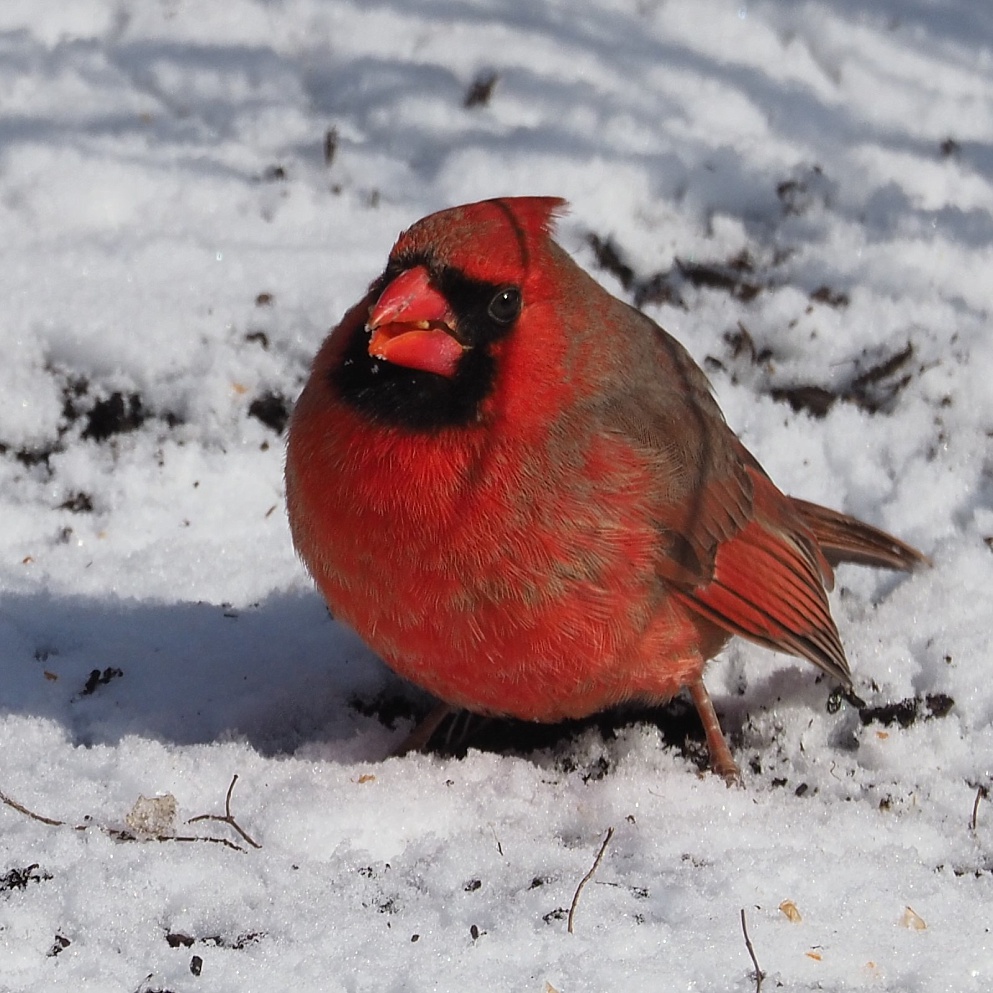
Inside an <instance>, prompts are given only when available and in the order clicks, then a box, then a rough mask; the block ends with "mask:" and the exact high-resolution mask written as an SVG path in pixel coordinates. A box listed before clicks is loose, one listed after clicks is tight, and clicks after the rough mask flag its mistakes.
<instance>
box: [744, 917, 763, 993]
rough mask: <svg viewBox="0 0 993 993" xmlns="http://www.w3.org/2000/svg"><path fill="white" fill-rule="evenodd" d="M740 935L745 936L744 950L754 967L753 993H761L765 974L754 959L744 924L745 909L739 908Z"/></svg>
mask: <svg viewBox="0 0 993 993" xmlns="http://www.w3.org/2000/svg"><path fill="white" fill-rule="evenodd" d="M741 933H742V934H743V935H744V936H745V948H747V949H748V954H749V956H750V957H751V959H752V965H754V966H755V993H762V980H763V979H765V973H764V972H763V971H762V970H761V969H760V968H759V960H758V959H757V958H756V957H755V949H754V948H753V947H752V939H751V938H749V937H748V925H747V924H746V923H745V908H744V907H742V908H741Z"/></svg>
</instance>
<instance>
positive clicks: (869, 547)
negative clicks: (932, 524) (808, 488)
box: [790, 497, 931, 572]
mask: <svg viewBox="0 0 993 993" xmlns="http://www.w3.org/2000/svg"><path fill="white" fill-rule="evenodd" d="M790 499H791V500H792V503H793V507H794V509H795V510H796V511H797V512H798V513H799V514H800V516H801V517H802V518H803V520H804V522H805V523H806V525H807V527H809V528H810V530H811V531H812V532H813V534H814V537H815V538H816V539H817V543H818V544H819V545H820V546H821V550H822V551H823V552H824V556H825V558H826V559H827V560H828V561H829V562H830V563H831V564H832V565H837V564H838V563H839V562H854V563H857V564H858V565H871V566H878V567H879V568H882V569H900V570H902V571H904V572H909V571H910V570H912V569H917V568H920V567H921V566H925V565H930V564H931V560H930V559H929V558H928V557H927V556H926V555H924V554H923V553H921V552H919V551H918V550H917V549H916V548H914V547H913V546H911V545H908V544H907V543H906V542H904V541H900V539H899V538H894V537H893V535H891V534H887V533H886V532H885V531H880V529H879V528H874V527H873V526H872V525H871V524H866V523H865V522H864V521H860V520H858V519H857V518H855V517H849V516H848V515H847V514H840V513H838V511H836V510H829V509H828V508H827V507H821V506H820V505H819V504H816V503H808V502H807V501H806V500H798V499H797V498H796V497H791V498H790Z"/></svg>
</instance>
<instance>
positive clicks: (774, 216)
mask: <svg viewBox="0 0 993 993" xmlns="http://www.w3.org/2000/svg"><path fill="white" fill-rule="evenodd" d="M866 9H868V10H869V11H870V12H869V13H866V12H865V11H866ZM489 82H492V85H491V86H489V87H488V86H487V84H488V83H489ZM470 94H472V95H473V97H474V99H473V100H469V101H468V102H469V103H471V104H473V105H472V106H465V104H466V102H467V98H468V97H469V95H470ZM502 193H552V194H559V195H563V196H566V197H568V198H569V199H570V200H571V201H572V204H573V209H572V213H571V214H570V215H569V216H568V217H567V218H566V219H565V220H564V221H563V223H562V225H561V227H560V234H561V240H562V242H563V244H564V245H565V246H566V247H567V248H568V249H569V250H570V251H572V252H573V253H574V254H575V255H576V257H577V258H578V259H579V261H580V262H581V264H583V265H584V266H586V267H587V268H589V269H591V271H594V272H596V274H597V275H598V277H599V278H601V279H602V281H603V282H604V284H605V285H606V286H607V287H608V288H610V289H611V290H612V291H613V292H616V293H619V294H621V295H622V296H625V297H626V298H628V299H633V300H637V301H639V302H640V303H641V305H642V306H643V307H644V308H645V309H646V311H647V312H649V313H650V314H651V315H652V316H653V317H655V318H656V319H658V320H659V321H660V322H662V323H663V324H665V325H666V326H667V327H668V328H669V330H671V331H672V332H673V333H675V334H676V335H677V336H678V337H680V338H681V340H683V341H684V342H685V343H686V344H687V345H688V347H689V348H690V350H691V351H692V352H693V354H694V355H695V356H696V357H697V359H698V360H699V361H701V362H702V363H705V365H706V368H707V369H708V371H709V372H710V374H711V377H712V379H713V383H714V387H715V391H716V393H717V395H718V398H719V400H720V402H721V404H722V406H723V407H724V410H725V412H726V414H727V416H728V419H729V421H730V422H731V424H732V425H733V426H734V427H735V428H736V430H738V431H739V432H740V433H741V435H742V437H743V438H744V440H745V442H746V443H747V444H748V445H749V447H751V448H752V450H753V451H754V452H755V453H756V454H757V455H758V457H759V458H760V459H761V460H762V462H763V463H764V464H765V466H766V467H767V469H768V470H769V471H770V473H771V474H772V475H773V477H774V478H775V479H776V480H777V482H779V484H780V485H781V486H782V487H783V488H784V489H786V490H788V491H790V492H792V493H795V494H797V495H802V496H805V497H808V498H811V499H815V500H819V501H822V502H827V503H831V504H832V505H834V506H837V507H839V508H841V509H844V510H846V511H849V512H852V513H856V514H858V515H860V516H863V517H865V518H867V519H869V520H871V521H873V522H874V523H877V524H880V525H882V526H884V527H886V528H889V529H891V530H893V531H895V532H896V533H898V534H900V535H901V536H903V537H905V538H907V539H908V540H910V541H912V542H914V543H915V544H917V545H919V546H920V547H921V548H923V549H924V550H925V551H926V552H928V554H930V555H932V556H933V559H934V568H933V569H932V570H930V571H929V572H926V573H922V574H918V575H915V576H913V577H909V578H905V577H897V578H894V577H893V576H890V575H884V574H876V573H871V572H868V571H864V570H858V569H847V570H845V571H843V572H842V573H841V575H840V577H839V588H838V592H837V594H836V595H835V597H834V600H833V602H834V608H835V612H836V615H837V618H838V622H839V626H840V628H841V632H842V636H843V638H844V640H845V642H846V645H847V647H848V651H849V656H850V658H851V660H852V663H853V668H854V669H855V671H856V680H857V689H858V692H859V693H860V695H861V696H862V697H863V698H865V700H866V701H867V702H868V704H869V705H870V708H876V709H875V710H873V709H870V710H867V711H866V712H865V713H864V715H863V716H864V718H865V721H867V723H864V722H863V720H862V719H860V716H859V714H858V713H857V712H855V711H854V710H853V709H852V708H851V707H850V706H848V705H844V706H842V707H841V709H840V710H837V711H836V712H833V713H832V712H829V707H828V694H829V691H830V687H829V686H828V685H827V684H826V683H822V682H818V681H817V679H816V677H815V673H814V671H813V670H812V669H811V668H810V667H809V666H804V665H803V664H802V663H797V662H793V661H792V660H789V659H785V658H778V657H774V656H771V655H769V654H768V653H766V652H763V651H762V650H760V649H758V648H753V647H750V646H746V645H742V644H736V645H735V646H734V647H732V648H731V649H730V650H729V652H728V653H727V655H726V656H725V657H724V658H723V659H721V660H719V661H718V662H717V663H715V664H714V666H713V667H712V670H711V673H710V676H709V682H710V685H711V689H712V691H713V692H714V695H715V701H716V704H717V708H718V710H719V711H720V712H721V713H722V714H723V715H724V717H725V722H726V725H727V727H728V729H729V730H730V731H731V733H732V739H733V743H734V747H735V751H736V754H737V756H738V758H739V761H740V762H741V764H742V766H743V768H744V770H745V779H746V788H745V789H743V790H732V791H729V790H727V789H726V788H725V787H724V785H723V783H722V782H721V781H720V780H718V779H716V778H715V777H712V776H703V777H701V776H699V775H698V774H697V767H696V765H695V764H694V761H693V754H692V753H693V749H692V746H683V745H682V744H681V738H680V735H679V734H678V733H674V732H673V731H672V729H671V728H667V727H666V717H665V716H664V715H663V717H661V718H660V719H659V725H656V724H654V723H651V722H648V723H646V722H644V721H642V722H638V723H635V724H633V725H626V724H625V722H624V721H623V720H621V721H615V722H614V728H613V730H607V731H603V730H602V729H601V728H600V727H598V726H591V727H588V728H586V729H582V730H580V731H578V732H575V731H571V732H569V733H565V734H563V735H561V736H560V737H559V738H558V739H557V740H554V741H552V742H551V743H549V744H547V745H546V746H545V747H540V748H537V749H531V750H527V749H525V750H523V751H521V750H516V751H515V750H513V749H509V748H507V747H502V748H499V749H497V750H485V751H476V750H473V751H471V752H470V753H469V755H468V756H467V757H466V758H464V759H454V758H443V757H439V756H415V757H412V758H407V759H404V760H389V761H385V762H384V761H381V759H382V756H383V755H384V754H385V753H386V752H387V751H388V750H389V748H390V747H391V745H393V744H395V743H396V742H397V741H399V739H400V738H401V737H402V736H403V734H404V733H405V730H407V729H408V728H409V726H410V723H409V718H410V713H412V712H413V710H412V709H411V708H413V709H416V708H418V707H423V706H424V704H425V701H423V700H422V699H420V698H419V697H418V696H417V695H416V694H414V693H412V692H410V691H407V690H405V689H404V688H403V687H402V686H401V685H400V684H399V683H398V681H397V680H395V679H394V678H393V677H392V676H391V675H390V674H389V673H388V672H387V671H386V670H385V669H384V668H383V667H382V666H381V665H380V663H378V662H377V661H376V660H375V659H374V658H373V657H372V656H371V655H370V654H369V653H368V652H367V651H366V650H365V649H363V647H362V646H361V645H360V644H359V643H358V642H357V641H356V639H355V638H354V637H353V636H351V635H349V634H348V633H346V632H344V631H341V630H339V629H338V628H337V627H336V626H335V625H334V623H333V622H332V621H330V620H329V618H328V616H327V613H326V611H325V609H324V607H323V604H322V603H321V601H320V600H319V598H318V596H317V595H316V594H315V593H314V592H313V590H312V588H311V585H310V582H309V580H308V578H307V576H306V575H305V573H304V571H303V569H302V567H301V566H300V565H299V563H298V562H297V561H296V559H295V558H294V555H293V552H292V549H291V546H290V541H289V536H288V531H287V526H286V520H285V514H284V509H283V494H282V480H281V473H282V457H283V456H282V449H283V435H282V433H281V428H282V422H283V418H284V416H285V413H286V410H287V409H288V407H289V405H290V404H291V403H292V399H293V398H294V397H295V395H296V393H297V392H298V390H299V388H300V386H301V384H302V381H303V378H304V376H305V374H306V369H307V363H308V361H309V359H310V357H311V356H312V354H313V353H314V351H315V350H316V348H317V345H318V343H319V341H320V340H321V338H322V336H323V335H324V333H325V331H326V329H327V328H328V327H329V326H330V325H332V324H333V323H334V322H335V321H336V320H337V318H338V317H339V316H340V315H341V313H342V312H343V310H344V309H345V307H346V306H348V305H349V304H351V303H352V302H354V300H356V299H357V298H358V296H359V295H360V293H361V292H362V290H363V289H364V287H365V286H366V285H367V283H368V282H369V281H370V280H371V279H372V278H373V277H374V276H376V275H377V274H378V273H379V271H380V270H381V268H382V265H383V262H384V260H385V257H386V253H387V251H388V250H389V247H390V246H391V244H392V242H393V239H394V237H395V236H396V234H397V233H398V232H399V230H400V229H401V228H403V227H405V226H407V225H408V224H410V223H411V222H412V221H414V220H416V219H417V218H418V217H420V216H422V215H423V214H425V213H428V212H430V211H432V210H435V209H438V208H441V207H443V206H447V205H450V204H454V203H458V202H463V201H467V200H474V199H479V198H481V197H485V196H493V195H496V194H502ZM0 230H2V232H3V240H2V244H0V300H2V301H3V308H2V316H0V354H2V355H3V362H2V363H0V508H2V509H0V514H2V520H3V522H4V526H3V529H2V532H0V585H2V589H3V597H2V600H0V792H2V798H3V800H4V802H3V804H2V805H0V990H3V991H8V990H10V991H13V990H17V991H22V990H24V991H29V990H30V991H49V990H53V989H66V990H69V989H71V990H73V991H85V990H93V991H100V993H115V991H122V993H139V991H140V993H151V991H166V990H169V991H174V993H184V991H194V990H210V991H211V993H225V991H237V993H245V991H254V990H260V991H273V990H284V989H289V990H294V991H296V993H307V991H311V990H314V991H317V990H320V991H335V990H348V991H363V990H375V991H377V993H379V991H384V990H395V991H422V990H429V989H431V990H435V989H437V990H466V989H477V988H481V989H494V990H508V991H509V990H513V991H522V990H532V991H535V993H547V991H549V990H558V991H561V993H572V991H580V990H604V991H617V990H625V991H626V990H632V991H634V990H652V991H658V990H707V991H711V990H735V991H739V990H740V991H751V990H754V989H756V988H757V984H756V980H755V977H754V974H753V965H752V962H751V960H750V959H749V957H748V953H747V951H746V946H745V941H744V936H743V934H742V929H741V921H740V911H741V910H742V909H744V910H745V912H746V917H747V924H748V931H749V935H750V937H751V940H752V943H753V945H754V949H755V953H756V956H757V958H758V960H759V963H760V965H761V967H762V969H763V970H765V972H766V973H767V979H766V982H765V986H764V989H766V990H769V989H776V988H779V987H783V988H786V989H790V990H814V989H818V990H821V989H825V990H838V991H846V990H863V989H870V990H886V991H901V993H907V991H918V990H919V991H927V993H934V991H938V990H950V991H952V990H953V991H956V993H967V991H972V990H976V991H979V990H988V989H989V988H990V985H991V982H993V978H991V977H993V935H991V932H990V929H991V927H993V800H991V799H989V798H987V797H986V796H985V793H984V791H985V790H986V789H987V788H989V787H990V786H991V784H993V731H991V722H993V680H991V679H990V678H989V672H990V667H991V664H993V659H991V651H990V632H991V621H990V618H991V616H993V594H991V592H990V591H991V589H993V549H991V546H993V479H991V471H993V459H991V445H993V334H991V333H990V328H989V326H988V323H989V314H990V311H991V308H993V276H991V274H993V20H991V19H990V17H989V16H988V11H987V10H986V9H985V7H984V4H982V3H975V2H973V0H944V2H940V0H883V2H879V3H876V4H873V5H865V4H856V3H853V2H850V0H831V2H829V0H808V2H803V3H784V2H778V3H777V2H774V0H764V2H749V3H747V4H746V3H743V2H736V3H732V2H722V0H670V2H663V0H656V2H653V0H596V2H591V3H586V4H577V3H570V2H567V0H557V2H550V3H540V4H539V3H533V2H530V0H477V2H475V3H468V2H457V0H404V2H401V0H392V2H391V0H351V2H346V0H342V2H331V0H285V2H277V0H273V2H269V3H263V2H257V0H230V2H225V3H219V2H217V3H199V4H197V3H192V2H184V0H157V2H153V0H144V2H142V0H76V2H74V3H72V4H38V3H36V2H33V0H4V3H3V6H2V8H0ZM592 236H595V237H592ZM677 259H678V260H679V261H680V262H681V263H682V265H681V266H680V265H679V264H677V262H676V260H677ZM833 709H834V708H830V710H833ZM391 711H392V712H394V713H399V715H400V716H399V717H397V718H396V719H395V720H394V721H393V722H392V724H391V723H390V722H389V721H388V720H387V719H386V718H387V717H388V716H389V713H390V712H391ZM663 735H665V736H666V737H665V739H663ZM674 740H675V741H676V744H671V743H669V744H667V742H672V741H674ZM234 776H237V777H238V779H237V782H236V783H234V786H233V789H232V790H231V793H230V814H231V819H232V822H231V823H228V822H225V821H221V820H216V819H214V820H200V821H194V822H193V823H188V822H189V820H190V819H191V818H194V817H196V816H197V815H201V814H212V815H224V814H225V796H226V793H227V791H228V788H229V785H230V784H231V783H232V780H233V777H234ZM142 795H143V796H145V797H155V796H162V797H169V796H171V797H173V798H174V799H175V802H176V804H177V810H176V811H175V813H172V812H171V811H170V809H169V800H168V799H166V800H163V801H160V803H159V806H158V807H156V808H154V809H152V810H148V809H145V810H140V809H139V810H133V808H134V807H135V804H136V801H138V798H139V796H142ZM18 805H19V806H18ZM32 814H33V815H39V816H41V817H45V818H48V819H49V820H50V821H56V822H62V823H61V824H59V823H46V822H44V821H42V820H39V819H38V817H37V816H32ZM142 816H144V817H145V821H144V822H143V821H142ZM236 825H237V827H240V829H241V830H242V831H243V832H244V833H245V834H247V835H248V837H249V838H250V839H251V840H252V841H253V842H255V843H256V844H258V845H260V846H261V847H260V848H255V847H253V846H252V845H251V844H249V841H248V839H247V838H245V837H244V836H243V835H242V834H241V833H239V831H238V830H236ZM608 828H613V829H614V834H613V837H612V838H611V840H610V843H609V845H608V847H607V848H606V851H605V853H604V856H603V859H602V861H601V863H600V864H599V866H598V868H597V871H596V874H595V876H594V877H593V879H592V881H591V882H590V883H589V884H588V885H587V886H586V888H585V889H584V890H583V892H582V896H581V899H580V901H579V903H578V905H577V907H576V909H575V920H574V933H572V934H570V933H568V931H567V921H566V914H567V912H568V910H569V908H570V905H571V903H572V901H573V897H574V894H575V893H576V890H577V886H578V885H579V882H580V880H581V879H582V877H583V876H584V874H585V873H586V872H587V871H588V870H589V869H590V867H591V866H592V864H593V860H594V858H595V856H596V854H597V851H598V849H599V848H600V845H601V842H602V840H603V838H604V836H605V834H606V831H607V829H608ZM169 835H176V836H178V837H179V838H185V839H204V838H212V839H222V841H223V842H226V843H227V844H226V843H219V842H217V841H214V842H211V841H206V840H186V841H181V840H175V841H167V842H162V841H156V840H145V839H149V838H152V837H155V836H169ZM128 839H137V840H128ZM234 845H237V846H238V848H239V849H241V850H236V849H235V848H234V847H232V846H234ZM785 901H791V902H792V904H793V905H795V908H796V910H797V911H798V913H799V916H800V918H802V919H801V920H792V919H791V914H789V913H787V911H789V910H790V907H789V906H788V905H787V904H786V903H784V902H785Z"/></svg>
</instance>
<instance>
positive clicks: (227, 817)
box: [186, 773, 262, 848]
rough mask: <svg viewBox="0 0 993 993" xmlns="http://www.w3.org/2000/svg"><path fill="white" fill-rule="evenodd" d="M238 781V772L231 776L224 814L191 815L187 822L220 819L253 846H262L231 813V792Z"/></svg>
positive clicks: (225, 798)
mask: <svg viewBox="0 0 993 993" xmlns="http://www.w3.org/2000/svg"><path fill="white" fill-rule="evenodd" d="M237 782H238V773H235V774H234V775H233V776H232V777H231V785H230V786H229V787H228V792H227V796H225V797H224V813H223V814H199V815H198V816H196V817H191V818H190V819H189V820H188V821H187V822H186V823H187V824H195V823H196V822H197V821H220V822H221V823H222V824H227V825H228V826H229V827H232V828H234V830H235V831H237V832H238V834H240V835H241V836H242V838H244V839H245V841H247V842H248V844H249V845H251V846H252V848H261V847H262V846H261V845H260V844H259V843H258V842H257V841H256V840H255V839H254V838H252V837H251V836H250V835H249V833H248V832H247V831H246V830H245V829H244V828H243V827H242V826H241V825H240V824H239V823H238V822H237V821H236V820H235V819H234V815H233V814H232V813H231V794H232V793H233V792H234V784H235V783H237Z"/></svg>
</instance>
